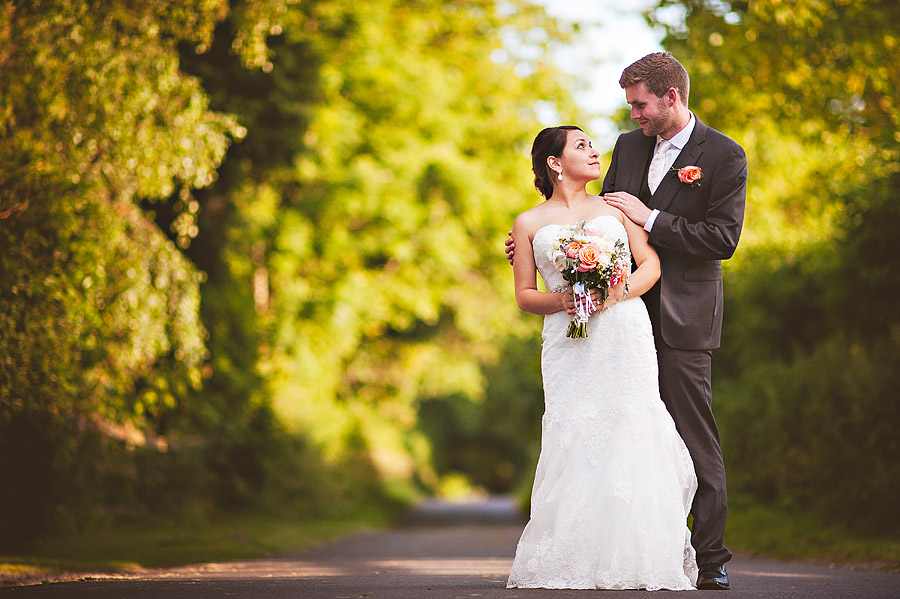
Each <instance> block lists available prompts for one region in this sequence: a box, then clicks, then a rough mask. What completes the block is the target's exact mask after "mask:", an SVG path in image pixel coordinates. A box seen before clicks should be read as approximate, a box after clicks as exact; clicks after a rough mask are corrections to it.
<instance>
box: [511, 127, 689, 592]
mask: <svg viewBox="0 0 900 599" xmlns="http://www.w3.org/2000/svg"><path fill="white" fill-rule="evenodd" d="M531 159H532V170H533V171H534V182H535V187H536V188H537V189H538V191H540V192H541V194H542V195H543V196H544V197H545V198H546V200H545V201H544V202H543V203H542V204H540V205H538V206H536V207H535V208H532V209H531V210H528V211H527V212H524V213H522V214H520V215H519V216H518V217H517V218H516V221H515V224H514V225H513V240H514V241H515V247H516V250H517V251H516V260H515V263H514V265H513V272H514V276H515V287H516V302H517V303H518V305H519V308H521V309H522V310H524V311H526V312H531V313H533V314H540V315H543V316H544V317H545V318H544V328H543V334H542V338H543V349H542V354H541V373H542V376H543V381H544V404H545V411H544V416H543V420H542V438H541V454H540V458H539V460H538V464H537V471H536V473H535V480H534V488H533V489H532V494H531V518H530V520H529V521H528V524H527V525H526V527H525V531H524V532H523V533H522V537H521V539H520V540H519V544H518V547H517V549H516V558H515V561H514V563H513V567H512V571H511V573H510V575H509V581H508V583H507V586H508V587H510V588H514V587H519V588H567V589H648V590H654V589H670V590H688V589H693V588H694V586H693V585H694V584H695V583H696V578H697V566H696V560H695V557H694V550H693V549H692V548H691V544H690V531H689V530H688V528H687V516H688V512H689V511H690V507H691V501H692V499H693V496H694V492H695V491H696V488H697V479H696V476H695V474H694V468H693V464H692V462H691V456H690V454H689V453H688V450H687V448H686V447H685V445H684V442H683V441H682V440H681V437H679V435H678V433H677V431H676V430H675V425H674V423H673V422H672V418H671V417H670V416H669V413H668V412H667V411H666V408H665V406H664V405H663V403H662V401H661V400H660V396H659V386H658V378H657V376H658V375H657V362H656V351H655V349H654V345H653V337H652V332H651V327H650V319H649V317H648V315H647V310H646V308H645V307H644V302H642V301H639V300H637V299H635V298H637V297H638V296H640V295H641V294H643V293H644V292H646V291H647V290H649V289H650V288H651V287H652V286H653V285H654V284H655V283H656V281H657V279H658V278H659V275H660V266H659V258H658V257H657V255H656V252H655V250H653V248H652V247H651V246H650V245H649V244H648V243H647V234H646V233H645V232H644V231H643V229H641V228H640V227H639V226H637V225H635V224H633V223H632V222H631V220H629V219H628V218H626V217H625V216H624V215H623V214H622V212H620V211H619V210H618V209H616V208H612V207H610V206H608V205H607V204H606V202H605V201H603V199H601V198H600V197H598V196H595V195H591V194H588V193H587V191H586V190H585V185H586V184H587V183H588V182H589V181H593V180H595V179H598V178H600V176H601V174H602V173H601V168H600V162H599V155H598V153H597V151H596V150H595V149H594V148H593V147H592V145H591V140H590V139H589V138H588V136H587V135H586V134H585V133H584V132H583V131H582V130H581V129H579V128H577V127H572V126H565V127H552V128H548V129H544V130H543V131H541V132H540V133H539V134H538V136H537V137H536V138H535V140H534V145H533V147H532V150H531ZM581 221H584V226H585V229H586V230H588V231H590V232H591V233H592V234H594V235H604V236H607V237H609V238H611V239H613V240H615V239H621V240H622V241H623V242H625V244H626V247H628V248H629V249H630V252H631V255H632V257H633V259H634V263H635V264H636V265H637V268H636V269H635V270H634V272H633V273H631V274H630V275H629V276H628V279H627V286H626V285H625V284H624V283H621V284H619V285H617V286H616V287H614V288H613V289H611V291H610V294H609V297H608V299H607V300H606V301H605V302H600V301H599V299H600V296H599V294H597V293H596V290H594V293H592V296H591V301H592V302H593V303H594V305H595V306H596V307H597V310H598V311H597V312H595V313H594V314H593V315H592V316H591V317H590V318H589V320H588V324H587V333H588V336H587V338H584V339H571V338H568V337H567V336H566V330H567V328H568V326H569V322H570V320H571V316H572V314H574V312H575V302H574V299H573V294H572V291H571V289H568V288H567V287H566V284H565V282H564V280H563V277H562V275H561V274H560V272H559V271H558V270H557V269H556V267H555V266H554V264H553V261H552V258H551V256H550V254H551V252H552V250H553V249H554V247H555V246H556V245H557V243H558V242H559V239H560V236H561V234H562V233H563V232H564V230H565V228H566V226H567V225H573V224H575V223H579V222H581ZM537 271H540V273H541V277H542V278H543V280H544V283H545V286H546V288H547V289H548V290H549V291H548V292H542V291H539V290H538V287H537V276H536V273H537ZM626 289H627V291H626Z"/></svg>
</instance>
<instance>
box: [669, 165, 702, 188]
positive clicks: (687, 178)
mask: <svg viewBox="0 0 900 599" xmlns="http://www.w3.org/2000/svg"><path fill="white" fill-rule="evenodd" d="M669 172H670V173H678V180H679V181H681V182H682V183H687V184H688V185H690V186H691V187H694V186H695V185H696V186H697V187H700V179H702V178H703V171H702V170H701V169H700V167H699V166H694V165H689V166H683V167H681V168H680V169H679V168H674V167H673V168H671V169H669Z"/></svg>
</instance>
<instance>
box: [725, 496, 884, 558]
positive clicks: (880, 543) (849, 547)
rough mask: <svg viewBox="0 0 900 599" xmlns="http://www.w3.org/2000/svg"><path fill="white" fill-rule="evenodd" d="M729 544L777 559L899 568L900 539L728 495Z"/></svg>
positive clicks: (726, 538) (734, 547) (818, 516)
mask: <svg viewBox="0 0 900 599" xmlns="http://www.w3.org/2000/svg"><path fill="white" fill-rule="evenodd" d="M725 541H726V543H727V545H728V546H729V547H730V548H732V549H734V550H735V551H740V552H743V553H749V554H751V555H758V556H764V557H771V558H777V559H800V560H814V561H817V562H823V563H830V564H832V563H833V564H842V565H849V566H857V567H865V568H876V569H885V570H892V571H900V538H898V537H897V536H896V535H874V534H873V535H867V534H863V533H861V532H859V531H857V530H856V529H854V528H851V527H849V526H847V525H846V524H844V522H843V521H832V522H828V520H827V519H826V518H824V517H822V516H820V515H817V514H815V513H813V512H801V511H799V510H791V509H787V508H783V507H773V506H763V505H760V504H758V503H756V502H754V501H753V500H752V499H751V498H748V497H742V496H730V497H729V498H728V529H727V532H726V535H725Z"/></svg>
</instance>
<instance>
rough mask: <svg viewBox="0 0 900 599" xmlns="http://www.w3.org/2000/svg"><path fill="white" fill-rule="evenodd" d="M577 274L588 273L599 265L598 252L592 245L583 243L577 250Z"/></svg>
mask: <svg viewBox="0 0 900 599" xmlns="http://www.w3.org/2000/svg"><path fill="white" fill-rule="evenodd" d="M578 261H579V264H578V268H576V270H577V271H579V272H588V271H590V270H594V269H595V268H597V265H598V264H599V263H600V250H599V249H597V246H595V245H594V244H593V243H583V244H581V247H580V248H579V249H578Z"/></svg>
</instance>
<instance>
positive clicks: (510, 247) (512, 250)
mask: <svg viewBox="0 0 900 599" xmlns="http://www.w3.org/2000/svg"><path fill="white" fill-rule="evenodd" d="M506 235H507V237H506V247H505V248H504V251H505V252H506V259H507V260H509V264H510V265H512V263H513V259H514V258H515V257H516V242H515V241H513V238H512V231H507V232H506Z"/></svg>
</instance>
